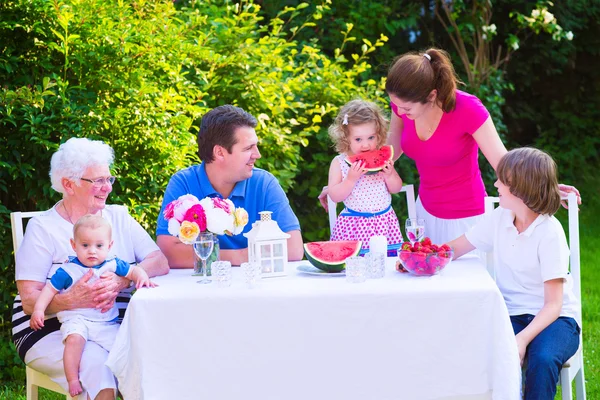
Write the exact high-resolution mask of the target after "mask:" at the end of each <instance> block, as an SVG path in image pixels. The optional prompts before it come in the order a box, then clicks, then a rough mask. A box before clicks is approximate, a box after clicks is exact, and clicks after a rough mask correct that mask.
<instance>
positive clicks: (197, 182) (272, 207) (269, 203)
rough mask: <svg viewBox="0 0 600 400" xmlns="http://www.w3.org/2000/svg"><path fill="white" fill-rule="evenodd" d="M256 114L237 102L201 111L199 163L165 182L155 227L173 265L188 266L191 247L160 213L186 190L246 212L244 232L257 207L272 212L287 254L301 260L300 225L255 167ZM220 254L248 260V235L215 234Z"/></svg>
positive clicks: (269, 180)
mask: <svg viewBox="0 0 600 400" xmlns="http://www.w3.org/2000/svg"><path fill="white" fill-rule="evenodd" d="M255 127H256V118H254V117H253V116H252V115H250V114H249V113H247V112H246V111H244V110H242V109H241V108H239V107H234V106H231V105H225V106H219V107H217V108H215V109H213V110H211V111H209V112H208V113H206V115H204V117H203V118H202V124H201V126H200V132H199V133H198V156H199V157H200V159H201V160H202V164H200V165H193V166H191V167H189V168H186V169H184V170H181V171H179V172H177V173H176V174H175V175H173V177H171V180H170V181H169V184H168V186H167V190H166V192H165V196H164V198H163V203H162V207H161V210H160V214H159V216H158V223H157V227H156V236H157V240H156V242H157V244H158V246H159V247H160V249H161V250H162V252H163V253H164V254H165V255H166V256H167V259H168V260H169V265H170V267H171V268H192V267H193V264H194V254H193V250H192V246H189V245H185V244H183V243H182V242H181V241H180V240H179V238H177V237H175V236H171V235H170V234H169V232H168V223H167V221H166V220H165V219H164V217H163V211H164V209H165V207H166V206H167V204H169V203H170V202H171V201H173V200H175V199H177V198H178V197H179V196H181V195H184V194H193V195H194V196H196V197H197V198H199V199H203V198H204V197H207V196H210V197H221V198H223V199H229V200H231V201H232V202H233V204H235V206H236V207H243V208H244V209H246V211H247V212H248V216H249V221H248V224H247V225H246V227H245V228H244V233H245V232H248V231H250V229H252V223H254V222H255V221H256V220H257V219H259V214H258V213H259V212H260V211H272V212H273V214H272V218H273V220H275V221H277V223H278V225H279V227H280V228H281V230H282V231H284V232H286V233H288V234H289V235H291V237H290V238H289V239H288V258H289V260H290V261H295V260H301V259H302V256H303V252H304V249H303V247H302V236H301V234H300V224H299V222H298V218H297V217H296V215H294V212H293V211H292V208H291V207H290V203H289V201H288V199H287V197H286V195H285V193H284V191H283V189H282V188H281V186H280V185H279V182H277V179H276V178H275V177H274V176H273V175H272V174H271V173H269V172H267V171H265V170H263V169H260V168H255V167H254V162H255V161H256V160H257V159H259V158H260V157H261V156H260V152H259V151H258V147H257V144H258V137H257V136H256V132H255V130H254V128H255ZM219 245H220V253H219V254H220V258H221V259H222V260H228V261H231V263H232V264H233V265H239V264H241V263H242V262H245V261H248V240H247V239H246V237H245V236H243V235H242V234H240V235H235V236H219Z"/></svg>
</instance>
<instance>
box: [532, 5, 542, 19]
mask: <svg viewBox="0 0 600 400" xmlns="http://www.w3.org/2000/svg"><path fill="white" fill-rule="evenodd" d="M531 16H532V17H533V18H536V19H537V17H539V16H540V10H538V9H537V8H536V9H534V10H531Z"/></svg>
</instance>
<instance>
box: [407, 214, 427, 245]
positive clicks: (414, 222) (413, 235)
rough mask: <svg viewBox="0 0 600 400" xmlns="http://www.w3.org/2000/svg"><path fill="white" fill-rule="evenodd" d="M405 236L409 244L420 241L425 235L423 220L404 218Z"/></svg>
mask: <svg viewBox="0 0 600 400" xmlns="http://www.w3.org/2000/svg"><path fill="white" fill-rule="evenodd" d="M406 237H407V238H408V240H409V241H410V243H411V244H415V243H416V242H420V241H421V239H423V238H424V237H425V220H423V219H417V218H408V219H407V220H406Z"/></svg>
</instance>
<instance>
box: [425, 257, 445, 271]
mask: <svg viewBox="0 0 600 400" xmlns="http://www.w3.org/2000/svg"><path fill="white" fill-rule="evenodd" d="M441 263H442V262H441V261H440V258H439V257H438V256H437V255H435V254H433V255H430V256H429V257H427V265H429V266H430V267H431V268H436V267H439V266H440V265H441Z"/></svg>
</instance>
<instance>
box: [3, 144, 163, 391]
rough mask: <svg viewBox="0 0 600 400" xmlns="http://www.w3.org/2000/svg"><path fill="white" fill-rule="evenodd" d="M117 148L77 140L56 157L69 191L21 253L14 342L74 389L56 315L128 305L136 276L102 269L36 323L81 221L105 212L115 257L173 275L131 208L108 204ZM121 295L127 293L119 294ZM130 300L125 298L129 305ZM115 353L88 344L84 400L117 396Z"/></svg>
mask: <svg viewBox="0 0 600 400" xmlns="http://www.w3.org/2000/svg"><path fill="white" fill-rule="evenodd" d="M113 158H114V156H113V150H112V148H111V147H110V146H108V145H107V144H105V143H103V142H101V141H92V140H89V139H81V138H72V139H69V140H67V141H66V142H65V143H64V144H62V145H61V146H60V148H59V149H58V151H57V152H56V153H54V154H53V155H52V160H51V166H50V177H51V180H52V188H53V189H54V190H56V191H57V192H59V193H62V195H63V197H62V200H60V201H59V202H58V203H56V204H55V205H54V207H52V208H51V209H49V210H47V211H45V212H44V213H43V214H42V215H40V216H37V217H35V218H32V219H31V221H30V222H29V224H28V225H27V229H26V231H25V236H24V238H23V243H22V245H21V246H20V248H19V251H18V252H17V264H16V281H17V289H18V291H19V295H18V296H17V298H16V299H15V304H14V310H13V341H14V343H15V346H16V348H17V350H18V352H19V356H20V357H21V358H22V359H23V361H24V362H25V363H26V364H27V365H28V366H29V367H31V368H33V369H35V370H38V371H40V372H42V373H44V374H46V375H48V376H49V377H50V379H52V380H53V381H55V382H57V383H58V384H59V385H61V386H62V387H63V388H64V389H65V390H67V388H68V385H67V381H66V378H65V374H64V369H63V361H62V359H63V350H64V345H63V343H62V338H61V333H60V323H59V322H58V320H57V319H56V315H55V313H56V312H58V311H61V310H71V309H75V308H97V309H101V310H103V311H108V310H109V309H110V308H111V307H112V306H113V305H114V303H115V302H117V305H118V306H122V305H124V306H126V304H127V301H128V298H127V296H128V294H127V290H125V293H121V294H119V293H120V292H121V291H122V290H124V289H127V288H128V287H129V285H130V282H129V280H128V279H126V278H122V277H119V276H117V275H115V274H114V273H107V274H105V275H102V276H101V277H100V279H98V280H97V281H96V282H95V283H93V284H91V283H89V282H88V281H89V280H90V278H91V277H92V275H93V271H92V270H90V272H89V273H88V274H87V275H85V276H84V277H83V278H82V279H81V280H79V281H78V282H77V283H75V284H74V285H73V286H72V287H71V288H70V289H69V291H67V292H65V293H62V294H58V295H57V296H55V297H54V300H53V301H52V303H51V304H50V306H49V307H48V309H47V310H46V320H45V324H44V327H43V328H42V329H41V330H38V331H33V330H32V329H31V328H30V327H29V316H30V315H31V313H32V311H33V306H34V304H35V301H36V299H37V298H38V296H39V294H40V292H41V290H42V288H43V287H44V285H45V283H46V279H47V278H48V277H49V276H51V275H52V274H53V273H54V271H55V270H56V269H57V268H58V267H59V266H60V265H61V264H62V263H63V262H65V261H66V260H67V259H68V257H69V256H74V255H75V253H74V251H73V249H72V248H71V245H70V242H69V240H70V239H71V238H72V237H73V225H74V224H75V223H76V222H77V220H78V219H79V218H81V217H82V216H84V215H86V214H93V215H101V216H102V217H103V218H106V219H107V220H108V221H109V222H110V223H111V225H112V231H113V240H114V245H113V247H112V249H111V251H110V254H109V255H111V256H115V257H119V258H121V259H123V260H125V261H128V262H130V263H137V265H138V266H139V267H141V268H143V269H144V270H145V271H146V272H147V273H148V275H149V276H151V277H152V276H157V275H164V274H166V273H168V271H169V266H168V263H167V259H166V258H165V256H164V255H163V254H162V252H161V251H160V250H159V248H158V246H157V245H156V243H155V242H154V241H153V240H152V238H151V237H150V236H149V235H148V233H147V232H146V231H145V230H144V229H143V228H142V227H141V226H140V224H139V223H138V222H136V221H135V220H134V219H133V218H132V217H131V216H130V215H129V213H128V212H127V209H126V208H125V207H123V206H117V205H107V204H106V201H107V198H108V195H109V194H110V192H111V191H112V185H113V183H114V182H115V177H114V176H112V175H111V173H110V165H111V164H112V162H113ZM117 296H119V297H118V298H117ZM121 303H123V304H121ZM107 357H108V352H107V351H106V350H104V349H103V348H102V347H100V346H98V345H97V344H95V343H93V342H88V343H87V344H86V346H85V349H84V351H83V355H82V359H81V364H80V380H81V384H82V387H83V389H84V391H83V393H82V394H81V395H80V396H79V397H78V398H79V399H81V400H85V399H94V400H104V399H114V398H115V397H116V388H117V385H116V381H115V378H114V376H113V374H112V372H111V371H110V370H109V369H108V367H106V366H105V365H104V363H105V361H106V358H107Z"/></svg>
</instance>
